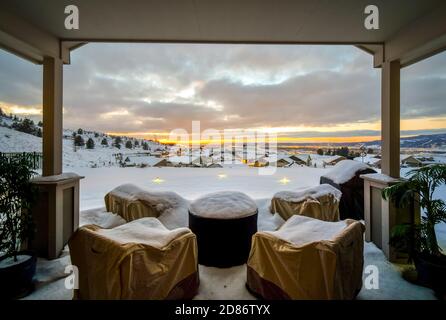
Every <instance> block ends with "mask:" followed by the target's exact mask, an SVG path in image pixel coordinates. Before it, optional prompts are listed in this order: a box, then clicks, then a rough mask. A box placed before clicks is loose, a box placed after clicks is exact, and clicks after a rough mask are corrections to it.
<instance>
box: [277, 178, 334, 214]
mask: <svg viewBox="0 0 446 320" xmlns="http://www.w3.org/2000/svg"><path fill="white" fill-rule="evenodd" d="M341 195H342V194H341V191H339V190H338V189H336V188H335V187H332V186H331V185H329V184H321V185H318V186H315V187H312V188H306V189H303V190H300V191H281V192H278V193H276V194H275V195H274V196H273V199H272V200H271V206H270V210H271V213H278V214H279V215H280V216H281V217H282V218H283V219H285V220H288V219H289V218H290V217H291V216H293V215H295V214H298V215H302V216H307V217H311V218H316V219H320V220H324V221H338V220H339V200H340V199H341Z"/></svg>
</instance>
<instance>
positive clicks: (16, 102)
mask: <svg viewBox="0 0 446 320" xmlns="http://www.w3.org/2000/svg"><path fill="white" fill-rule="evenodd" d="M41 78H42V68H41V66H37V65H33V64H31V63H29V62H27V61H24V60H22V59H20V58H17V57H15V56H13V55H11V54H9V53H6V52H4V51H0V107H1V108H2V109H3V110H4V111H7V112H13V113H16V114H20V115H22V116H25V115H28V116H32V117H34V118H39V117H41V103H42V97H41V96H42V89H41V86H42V79H41ZM401 103H402V107H401V112H402V134H403V135H413V134H419V133H434V132H446V53H443V54H440V55H437V56H435V57H432V58H430V59H429V60H426V61H423V62H421V63H418V64H416V65H413V66H410V67H408V68H405V69H403V70H402V89H401ZM192 120H198V121H200V122H201V129H202V130H204V129H209V128H213V129H217V130H223V129H247V128H255V129H261V130H265V131H274V132H277V133H278V134H279V136H280V137H281V139H282V141H284V140H285V141H306V142H308V141H365V140H371V139H377V138H379V135H380V69H374V68H372V57H371V56H370V55H368V54H367V53H364V52H363V51H361V50H359V49H357V48H355V47H352V46H293V45H229V44H228V45H215V44H214V45H210V44H88V45H86V46H84V47H81V48H79V49H77V50H75V51H74V52H73V53H72V61H71V65H67V66H65V67H64V126H65V127H66V128H78V127H82V128H86V129H92V130H100V131H105V132H110V133H125V134H131V135H135V136H139V137H146V138H154V137H157V138H161V139H162V138H166V137H167V134H168V133H169V132H170V131H171V130H173V129H178V128H184V129H185V130H187V131H190V130H191V121H192Z"/></svg>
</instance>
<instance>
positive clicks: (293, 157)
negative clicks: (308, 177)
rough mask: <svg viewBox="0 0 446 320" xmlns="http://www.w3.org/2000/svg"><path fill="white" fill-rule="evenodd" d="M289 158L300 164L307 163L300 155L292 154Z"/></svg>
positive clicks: (304, 164)
mask: <svg viewBox="0 0 446 320" xmlns="http://www.w3.org/2000/svg"><path fill="white" fill-rule="evenodd" d="M289 158H290V159H291V160H293V161H294V163H295V164H298V165H302V166H306V165H307V162H306V161H305V160H303V159H302V158H301V157H299V156H298V155H292V156H290V157H289Z"/></svg>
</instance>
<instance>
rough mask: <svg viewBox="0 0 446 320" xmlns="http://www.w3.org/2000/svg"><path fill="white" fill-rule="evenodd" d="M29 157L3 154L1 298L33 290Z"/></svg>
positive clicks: (0, 159)
mask: <svg viewBox="0 0 446 320" xmlns="http://www.w3.org/2000/svg"><path fill="white" fill-rule="evenodd" d="M33 175H34V172H33V171H32V170H31V163H30V160H29V159H28V158H27V157H15V158H8V157H6V156H5V155H2V154H0V284H1V285H0V297H2V298H19V297H23V296H25V295H27V294H29V293H30V292H31V291H32V289H33V282H32V280H33V277H34V274H35V270H36V256H35V254H34V253H32V252H29V251H22V250H21V248H23V245H24V244H25V241H26V240H27V239H29V236H30V234H31V232H32V231H33V227H32V219H31V214H30V208H31V205H32V204H33V202H34V201H35V199H36V195H37V193H36V190H35V187H34V186H33V185H32V184H31V182H30V179H31V178H32V176H33Z"/></svg>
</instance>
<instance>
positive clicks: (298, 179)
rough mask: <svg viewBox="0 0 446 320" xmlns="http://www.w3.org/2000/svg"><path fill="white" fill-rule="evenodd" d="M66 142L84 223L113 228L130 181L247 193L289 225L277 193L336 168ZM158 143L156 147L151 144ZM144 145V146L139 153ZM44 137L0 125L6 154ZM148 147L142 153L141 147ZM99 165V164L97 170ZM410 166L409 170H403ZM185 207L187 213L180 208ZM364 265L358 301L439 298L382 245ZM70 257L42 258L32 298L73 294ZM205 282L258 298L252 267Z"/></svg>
mask: <svg viewBox="0 0 446 320" xmlns="http://www.w3.org/2000/svg"><path fill="white" fill-rule="evenodd" d="M65 134H66V139H64V171H65V172H75V173H77V174H80V175H82V176H85V178H84V179H83V180H81V189H80V190H81V194H80V198H81V199H80V205H81V210H82V213H81V222H82V223H83V224H85V223H95V224H99V225H101V224H102V225H104V226H108V227H111V226H113V225H116V224H120V223H122V222H123V221H122V220H120V218H119V217H117V216H115V215H112V214H110V213H107V212H105V209H104V208H103V207H104V200H103V199H104V196H105V194H106V193H107V192H109V191H111V190H112V189H113V188H115V187H117V186H119V185H121V184H125V183H132V184H135V185H137V186H139V187H141V188H143V189H147V190H152V191H173V192H176V193H178V194H179V195H180V196H182V197H184V198H185V199H187V200H189V201H190V200H194V199H196V198H198V197H200V196H202V195H204V194H206V193H209V192H216V191H241V192H244V193H246V194H247V195H248V196H250V197H252V198H253V199H254V200H255V202H256V204H257V206H258V208H259V224H258V228H259V230H275V229H277V228H278V227H280V225H281V224H282V223H283V220H282V219H281V218H280V217H278V216H277V215H272V214H271V213H270V212H269V204H270V200H271V198H272V196H273V195H274V194H275V193H276V192H279V191H293V190H299V189H302V188H307V187H312V186H315V185H318V184H319V179H320V176H321V175H323V174H325V173H327V172H328V170H330V169H331V168H330V167H327V168H322V164H320V165H319V162H320V163H322V162H323V161H322V160H326V159H325V158H324V156H316V155H313V156H312V159H313V161H315V162H317V166H318V168H313V167H299V166H294V167H289V168H277V169H276V172H275V174H273V175H259V169H258V168H253V167H248V166H246V165H242V166H240V165H236V166H233V167H224V168H184V167H183V168H172V167H163V168H156V167H147V168H120V167H117V166H116V163H114V164H112V166H109V165H107V164H109V163H110V162H114V161H115V159H114V156H113V154H114V153H116V152H123V153H132V152H133V153H134V152H135V149H125V147H124V143H125V142H124V143H123V147H122V148H121V149H120V150H119V149H117V148H114V147H110V144H111V138H110V137H107V139H108V143H109V146H108V147H103V146H101V145H100V142H101V140H102V138H103V137H102V136H99V137H95V135H94V133H92V134H88V133H87V134H84V140H86V139H87V138H88V137H92V138H93V139H94V140H95V144H96V145H95V149H93V150H86V149H81V150H77V151H74V147H73V141H72V140H71V139H70V136H71V132H70V131H66V132H65ZM153 147H156V146H153ZM140 149H141V148H138V149H137V151H138V150H140ZM41 150H42V145H41V138H38V137H35V136H32V135H29V134H25V133H21V132H17V131H15V130H11V129H8V128H5V127H1V126H0V152H32V151H35V152H41ZM141 151H142V150H141ZM92 166H98V167H99V168H92ZM407 170H408V169H403V170H402V174H404V173H405V172H407ZM436 196H437V197H441V198H443V199H446V186H442V187H440V188H439V190H438V191H437V192H436ZM181 212H182V213H181V214H183V215H184V212H187V210H186V211H185V210H183V211H181ZM160 220H161V221H162V222H163V223H165V224H166V223H168V224H169V227H182V226H187V216H186V215H184V216H181V217H176V216H172V214H171V216H169V217H167V216H161V217H160ZM437 233H438V237H439V242H440V245H441V246H442V247H443V248H445V249H446V224H442V225H440V226H438V228H437ZM364 258H365V265H366V266H367V265H375V266H377V267H378V270H379V274H380V278H379V279H380V280H379V281H380V282H379V284H380V288H379V289H378V290H373V289H372V290H367V289H363V290H362V291H361V292H360V294H359V296H358V299H433V298H434V296H433V293H432V291H431V290H429V289H426V288H422V287H418V286H414V285H412V284H410V283H408V282H406V281H405V280H403V279H402V278H401V275H400V273H399V272H398V271H397V269H396V268H395V267H394V266H393V265H392V264H390V263H389V262H388V261H387V260H386V259H385V257H384V255H383V253H382V251H381V250H379V249H378V248H376V247H375V246H374V245H373V244H370V243H366V244H365V254H364ZM69 262H70V259H69V254H68V252H64V254H63V255H62V256H61V257H60V258H59V259H56V260H53V261H46V260H44V259H40V260H39V263H38V272H37V277H36V279H37V290H36V291H35V292H34V293H33V294H31V295H30V296H28V297H27V298H28V299H71V297H72V293H71V290H67V289H65V288H64V281H65V279H64V278H65V276H66V274H65V273H64V269H65V266H66V265H67V264H69ZM200 278H201V285H200V291H199V293H198V295H197V297H196V299H253V297H252V296H251V295H250V294H249V293H248V291H247V290H246V289H245V286H244V284H245V281H246V266H245V265H243V266H238V267H233V268H228V269H219V268H211V267H204V266H200Z"/></svg>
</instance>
